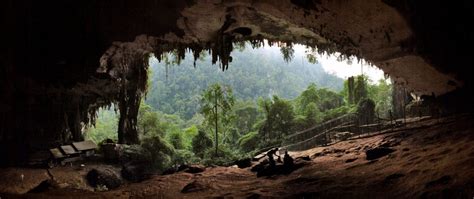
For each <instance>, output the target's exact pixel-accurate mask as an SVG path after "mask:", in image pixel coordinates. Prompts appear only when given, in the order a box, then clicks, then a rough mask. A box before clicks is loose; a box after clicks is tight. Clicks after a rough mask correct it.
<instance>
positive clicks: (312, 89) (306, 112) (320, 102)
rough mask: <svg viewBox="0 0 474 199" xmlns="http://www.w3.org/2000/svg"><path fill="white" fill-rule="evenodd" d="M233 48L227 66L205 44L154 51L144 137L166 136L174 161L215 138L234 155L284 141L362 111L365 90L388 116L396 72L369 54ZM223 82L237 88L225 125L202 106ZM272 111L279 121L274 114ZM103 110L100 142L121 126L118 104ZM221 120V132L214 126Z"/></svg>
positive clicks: (162, 139) (94, 133)
mask: <svg viewBox="0 0 474 199" xmlns="http://www.w3.org/2000/svg"><path fill="white" fill-rule="evenodd" d="M230 55H231V57H232V62H230V63H229V67H228V68H227V69H226V70H225V71H222V70H219V69H222V68H223V67H222V65H221V64H219V63H217V64H212V59H213V57H212V55H211V54H209V53H207V52H205V51H203V52H201V53H200V54H199V56H197V59H193V52H191V51H188V52H185V53H184V55H181V54H180V53H179V52H178V51H176V50H175V51H170V52H168V53H163V54H161V56H160V57H159V58H157V57H155V56H151V57H150V58H149V59H148V64H149V68H148V69H149V70H148V80H147V81H148V82H147V84H148V86H147V89H148V90H147V95H146V98H144V99H143V100H142V101H141V103H140V109H139V111H138V119H137V132H138V134H139V139H140V140H141V142H142V144H145V145H147V146H148V144H150V142H158V143H161V144H157V143H154V144H153V146H161V147H163V146H167V147H169V148H172V149H174V150H172V151H174V154H172V155H171V154H162V155H163V156H169V158H167V159H169V160H170V161H171V160H172V161H174V163H179V162H180V161H193V157H196V158H197V159H201V160H204V159H205V158H206V157H207V158H209V157H210V156H211V154H212V153H211V152H209V150H211V149H209V146H212V145H213V144H212V143H213V142H214V143H218V144H219V145H220V146H221V147H220V148H219V149H218V152H217V153H222V154H224V155H222V157H231V158H232V157H234V155H235V154H232V153H231V152H232V151H244V153H247V152H250V151H254V150H256V149H257V147H262V148H264V147H269V146H274V145H276V144H279V145H281V144H282V140H283V139H285V136H287V135H289V134H292V133H295V132H297V131H301V130H304V129H306V128H310V127H311V126H313V125H316V124H319V123H323V122H325V121H328V120H331V119H334V118H336V117H340V116H342V115H344V114H347V113H351V112H353V111H355V109H356V106H357V104H358V102H359V101H361V100H362V99H364V98H371V99H372V100H373V101H374V102H375V106H376V107H375V110H376V112H377V115H378V116H381V117H388V112H389V110H390V109H391V100H392V99H391V96H392V95H391V92H392V90H391V88H392V87H391V83H390V79H386V77H385V76H384V73H383V72H382V71H381V70H379V69H377V68H375V67H373V66H370V65H369V64H368V63H366V62H365V61H364V60H356V59H355V58H354V57H349V58H343V57H342V56H341V55H340V54H338V53H334V54H331V55H327V54H320V53H317V52H316V50H312V49H311V48H308V47H306V46H303V45H299V44H295V45H289V44H280V46H278V45H273V46H270V45H269V44H268V42H266V41H265V42H264V45H263V46H260V47H258V48H253V47H252V45H251V44H249V43H245V42H239V43H235V44H234V50H233V51H232V53H231V54H230ZM352 76H360V77H361V78H360V81H361V82H357V81H358V80H359V79H358V78H356V79H355V80H354V78H352V79H353V80H354V81H355V82H353V84H354V85H352V87H358V86H360V88H359V89H360V91H359V93H357V95H358V96H351V94H349V90H350V89H357V88H349V87H351V86H350V85H348V84H349V83H348V82H349V81H350V80H348V79H351V78H349V77H352ZM215 84H219V85H220V86H222V87H227V88H230V90H232V95H233V100H234V102H233V104H232V108H231V110H229V111H228V112H227V114H232V116H231V117H229V118H226V119H228V120H229V121H224V120H222V121H220V119H219V121H218V124H217V125H213V123H212V122H211V121H210V120H209V119H210V118H212V117H209V116H206V115H205V114H206V113H204V111H203V110H202V107H203V98H204V95H205V92H206V90H209V88H211V87H212V86H213V85H215ZM355 98H356V99H355ZM265 108H268V110H265ZM270 114H274V115H273V116H272V117H274V118H272V120H278V121H276V123H275V122H273V123H270V122H268V120H269V115H270ZM282 114H289V115H282ZM98 116H99V117H98V119H97V124H96V127H95V128H91V129H89V131H88V134H90V135H88V136H87V137H88V138H89V139H93V140H94V141H96V142H101V141H102V140H101V139H105V138H112V139H117V136H116V133H114V134H112V133H111V132H113V131H115V132H116V131H117V128H118V127H117V122H118V117H117V115H116V114H115V112H114V111H113V107H112V108H109V109H101V110H100V111H99V113H98ZM287 116H288V117H287ZM288 123H291V126H288V125H287V124H288ZM216 126H217V127H216ZM272 126H277V127H276V128H273V127H272ZM104 128H108V129H104ZM216 128H217V129H218V130H217V131H218V133H215V134H214V133H212V132H214V130H215V129H216ZM101 131H103V133H101ZM273 132H277V133H273ZM202 133H204V135H202V137H201V138H200V139H202V140H201V141H203V140H204V141H203V142H204V143H206V142H205V140H206V139H207V140H208V141H209V140H210V141H209V142H207V145H208V146H196V145H195V144H194V143H193V142H194V139H195V138H196V137H198V136H199V135H200V134H202ZM278 133H280V134H278ZM259 136H263V137H264V140H265V142H267V143H265V145H263V146H257V145H258V141H256V140H255V139H256V138H257V137H259ZM272 137H275V138H278V140H274V139H272ZM153 140H154V141H153ZM216 140H217V141H216ZM150 145H151V144H150ZM196 147H198V148H199V147H201V148H199V150H198V149H196ZM165 148H166V147H165ZM156 151H167V150H164V149H163V148H159V149H156ZM165 159H166V158H165ZM173 159H174V160H173ZM194 160H195V159H194ZM168 163H170V162H168ZM168 163H166V162H165V163H164V164H165V165H166V164H168Z"/></svg>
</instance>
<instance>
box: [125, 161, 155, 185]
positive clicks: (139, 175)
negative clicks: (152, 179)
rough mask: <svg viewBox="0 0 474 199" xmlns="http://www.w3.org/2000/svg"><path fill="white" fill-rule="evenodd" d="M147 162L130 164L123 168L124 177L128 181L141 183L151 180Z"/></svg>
mask: <svg viewBox="0 0 474 199" xmlns="http://www.w3.org/2000/svg"><path fill="white" fill-rule="evenodd" d="M148 165H149V163H147V162H129V163H127V164H125V165H123V167H122V171H121V173H122V177H123V178H124V179H126V180H128V181H132V182H140V181H143V180H145V179H148V178H149V176H150V175H149V173H148V172H147V167H148Z"/></svg>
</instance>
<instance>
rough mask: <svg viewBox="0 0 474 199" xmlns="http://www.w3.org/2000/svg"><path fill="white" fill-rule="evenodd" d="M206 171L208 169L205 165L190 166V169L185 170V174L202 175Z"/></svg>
mask: <svg viewBox="0 0 474 199" xmlns="http://www.w3.org/2000/svg"><path fill="white" fill-rule="evenodd" d="M178 170H179V169H178ZM205 170H206V167H204V166H203V165H198V164H195V165H189V166H188V168H187V169H185V170H184V172H187V173H201V172H203V171H205Z"/></svg>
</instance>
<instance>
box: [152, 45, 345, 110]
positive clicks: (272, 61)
mask: <svg viewBox="0 0 474 199" xmlns="http://www.w3.org/2000/svg"><path fill="white" fill-rule="evenodd" d="M232 57H233V60H232V63H231V64H230V66H229V69H228V70H226V71H224V72H223V71H222V70H220V69H219V66H217V65H212V64H211V57H210V56H209V55H207V54H203V56H202V57H201V59H199V60H197V61H196V63H195V65H194V59H193V56H192V54H191V53H188V54H187V55H186V59H184V60H182V61H181V63H180V64H177V65H174V64H172V63H171V64H170V62H172V60H173V55H170V56H168V57H167V58H166V60H165V61H163V62H158V60H156V59H154V58H152V59H150V67H151V70H152V78H151V85H150V89H149V92H148V95H147V99H146V102H147V103H148V104H150V105H151V106H152V107H153V108H155V109H156V110H160V111H162V112H164V113H168V114H178V115H179V116H181V117H182V118H183V119H190V118H191V117H192V116H193V115H194V114H195V113H196V112H198V110H199V101H200V94H201V93H202V91H203V90H204V89H206V88H207V87H208V86H209V85H211V84H213V83H220V84H225V85H228V86H230V87H231V88H232V89H233V91H234V95H235V98H236V99H239V100H252V101H254V100H256V99H257V98H258V97H272V96H273V95H277V96H280V97H282V98H286V99H292V98H295V97H296V96H298V95H299V94H300V93H301V92H302V91H303V90H304V89H305V88H306V87H307V86H308V85H309V84H310V83H316V85H317V86H318V87H323V88H328V89H330V90H334V91H336V92H339V91H340V90H342V88H343V79H341V78H339V77H336V76H335V75H332V74H328V73H327V72H325V71H324V70H323V68H322V67H321V65H320V64H318V63H315V64H313V63H310V62H308V59H307V58H306V55H305V54H304V53H301V52H295V54H294V57H293V59H292V60H291V61H289V62H288V63H287V62H285V60H284V59H283V57H282V54H281V52H280V49H279V48H278V47H266V48H258V49H253V48H252V47H250V46H249V45H247V46H246V47H244V48H241V49H240V50H234V51H233V52H232ZM167 62H168V63H167ZM194 66H195V67H194Z"/></svg>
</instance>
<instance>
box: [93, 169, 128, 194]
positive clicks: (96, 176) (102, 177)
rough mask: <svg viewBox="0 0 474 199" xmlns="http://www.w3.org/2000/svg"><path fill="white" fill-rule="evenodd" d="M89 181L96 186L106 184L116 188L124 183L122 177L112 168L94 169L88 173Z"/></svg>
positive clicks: (108, 187)
mask: <svg viewBox="0 0 474 199" xmlns="http://www.w3.org/2000/svg"><path fill="white" fill-rule="evenodd" d="M86 179H87V182H88V183H89V185H91V186H92V187H94V188H97V187H99V186H105V187H107V189H114V188H117V187H119V186H120V185H121V184H122V180H121V179H120V177H119V176H118V175H117V174H116V173H115V172H114V171H113V170H111V169H92V170H90V171H89V172H88V173H87V176H86Z"/></svg>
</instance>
